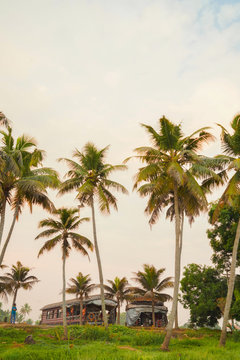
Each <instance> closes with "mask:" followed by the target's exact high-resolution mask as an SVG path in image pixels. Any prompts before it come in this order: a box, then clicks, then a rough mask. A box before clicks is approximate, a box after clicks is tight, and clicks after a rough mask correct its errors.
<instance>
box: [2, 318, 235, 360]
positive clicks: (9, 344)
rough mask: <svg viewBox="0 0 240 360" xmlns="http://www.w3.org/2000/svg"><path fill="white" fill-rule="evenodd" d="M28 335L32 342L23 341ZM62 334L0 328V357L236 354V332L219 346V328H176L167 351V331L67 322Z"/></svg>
mask: <svg viewBox="0 0 240 360" xmlns="http://www.w3.org/2000/svg"><path fill="white" fill-rule="evenodd" d="M28 335H32V337H33V339H34V340H35V344H32V345H28V344H24V340H25V338H26V337H27V336H28ZM63 335H64V333H63V328H62V327H51V328H43V327H37V326H34V327H33V326H18V325H17V326H6V327H0V359H1V360H6V359H18V360H20V359H24V360H29V359H34V360H35V359H36V360H41V359H49V360H51V359H81V360H90V359H91V360H122V359H123V360H125V359H126V360H148V359H149V360H150V359H156V360H157V359H166V360H173V359H174V360H175V359H179V360H180V359H181V360H200V359H201V360H204V359H207V360H212V359H214V360H215V359H216V360H220V359H221V360H222V359H225V360H228V359H229V360H230V359H231V360H235V359H239V352H240V333H239V332H235V333H233V334H228V337H229V341H228V343H227V346H226V348H219V347H218V346H217V345H218V339H219V331H218V330H209V329H199V330H190V329H182V330H179V331H177V332H176V333H174V338H173V339H172V341H171V346H170V350H171V351H170V352H162V351H161V350H160V345H161V344H162V342H163V339H164V336H165V333H164V332H162V331H159V330H145V329H130V328H126V327H124V326H116V325H114V326H109V328H108V329H107V330H105V329H104V328H103V327H97V326H94V327H93V326H70V327H69V333H68V339H67V340H63V338H64V336H63Z"/></svg>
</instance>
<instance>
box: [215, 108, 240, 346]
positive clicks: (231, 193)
mask: <svg viewBox="0 0 240 360" xmlns="http://www.w3.org/2000/svg"><path fill="white" fill-rule="evenodd" d="M219 126H220V127H221V128H222V134H221V141H222V148H223V152H224V153H225V155H219V156H218V157H217V158H220V159H223V160H225V161H226V164H228V170H229V171H230V172H231V174H232V173H233V172H234V173H233V174H232V176H231V178H230V179H229V181H228V184H227V187H226V189H225V191H224V193H223V195H222V196H221V198H220V199H219V202H218V205H217V207H216V210H215V213H214V215H213V222H214V221H216V220H217V217H218V215H219V212H220V209H221V208H222V207H223V206H224V205H228V206H233V207H234V208H236V209H238V210H239V209H240V115H239V114H238V115H236V116H235V117H234V118H233V120H232V122H231V127H232V130H233V133H232V134H231V133H230V132H228V131H227V130H226V129H225V128H224V127H223V126H221V125H219ZM239 238H240V217H239V221H238V225H237V230H236V235H235V240H234V245H233V252H232V263H231V269H230V276H229V281H228V292H227V298H226V305H225V309H224V316H223V325H222V333H221V337H220V346H224V345H225V343H226V335H227V324H228V319H229V312H230V307H231V302H232V297H233V290H234V283H235V270H236V261H237V251H238V246H239Z"/></svg>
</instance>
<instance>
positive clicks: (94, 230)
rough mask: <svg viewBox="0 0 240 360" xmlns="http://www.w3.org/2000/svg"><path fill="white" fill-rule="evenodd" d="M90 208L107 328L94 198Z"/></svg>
mask: <svg viewBox="0 0 240 360" xmlns="http://www.w3.org/2000/svg"><path fill="white" fill-rule="evenodd" d="M91 209H92V223H93V238H94V247H95V252H96V257H97V264H98V273H99V282H100V294H101V303H102V315H103V322H104V326H105V328H107V327H108V320H107V314H106V306H105V298H104V284H103V272H102V264H101V259H100V253H99V249H98V242H97V231H96V221H95V211H94V200H93V198H92V199H91Z"/></svg>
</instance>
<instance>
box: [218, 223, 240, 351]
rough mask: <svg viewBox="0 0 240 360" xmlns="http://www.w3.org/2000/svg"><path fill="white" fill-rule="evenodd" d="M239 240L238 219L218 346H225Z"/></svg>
mask: <svg viewBox="0 0 240 360" xmlns="http://www.w3.org/2000/svg"><path fill="white" fill-rule="evenodd" d="M239 238H240V219H239V220H238V225H237V231H236V236H235V240H234V245H233V252H232V263H231V270H230V276H229V282H228V292H227V298H226V304H225V308H224V315H223V325H222V333H221V337H220V342H219V345H220V346H225V344H226V337H227V323H228V319H229V312H230V307H231V303H232V297H233V290H234V283H235V269H236V261H237V251H238V244H239Z"/></svg>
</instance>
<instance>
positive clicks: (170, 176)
mask: <svg viewBox="0 0 240 360" xmlns="http://www.w3.org/2000/svg"><path fill="white" fill-rule="evenodd" d="M142 126H143V127H144V128H145V129H146V130H147V132H148V133H149V135H150V137H151V140H152V142H153V146H152V147H151V146H144V147H140V148H137V149H135V151H136V152H137V154H138V155H137V156H136V157H137V158H139V159H140V160H141V161H142V162H143V163H145V164H146V166H144V167H142V168H140V169H139V171H138V173H137V175H136V181H135V185H134V189H138V192H139V194H140V195H141V196H148V197H149V200H148V204H147V208H146V210H145V211H146V213H147V214H150V215H151V218H150V224H151V222H152V221H153V223H154V221H156V220H157V219H158V217H159V215H160V213H161V211H162V210H163V209H164V208H165V207H166V206H168V205H169V201H170V197H173V199H174V214H175V215H174V219H175V276H174V292H173V304H172V311H171V314H170V316H169V322H168V326H167V333H166V336H165V339H164V342H163V344H162V349H163V350H167V349H168V345H169V342H170V339H171V334H172V329H173V323H174V319H175V314H176V309H177V302H178V291H179V280H180V260H181V212H180V204H179V199H181V201H183V198H182V197H181V191H182V190H183V189H187V191H188V193H189V197H190V199H191V198H192V197H193V198H196V199H197V201H198V203H201V204H202V205H201V206H202V209H205V210H207V200H206V196H205V191H204V190H203V189H202V187H201V186H200V184H199V183H198V182H197V180H196V178H199V179H202V180H205V181H206V184H207V185H208V188H209V189H210V187H211V186H212V183H214V181H215V183H221V182H222V178H221V176H223V174H215V172H214V170H215V168H218V167H219V168H220V170H221V166H220V164H215V165H214V162H213V161H212V160H211V159H208V158H206V157H203V156H200V155H198V151H199V150H200V149H201V147H202V145H203V144H204V143H206V142H208V141H210V140H212V139H213V136H212V135H211V134H210V133H209V132H207V131H206V130H207V128H202V129H199V130H197V131H195V132H194V133H193V134H191V135H190V136H187V137H184V135H183V133H182V130H181V125H175V124H173V123H172V122H171V121H169V120H168V119H166V118H165V117H164V116H163V117H162V118H161V119H160V120H159V131H156V130H154V129H153V128H152V127H151V126H148V125H144V124H142ZM127 160H128V159H126V161H127ZM209 165H211V166H209ZM214 166H215V168H214ZM209 179H213V180H214V181H212V182H211V181H210V180H209ZM142 182H144V184H143V185H141V186H140V184H141V183H142ZM207 185H206V186H207ZM184 208H185V205H184ZM189 208H190V209H191V202H190V203H189Z"/></svg>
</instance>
